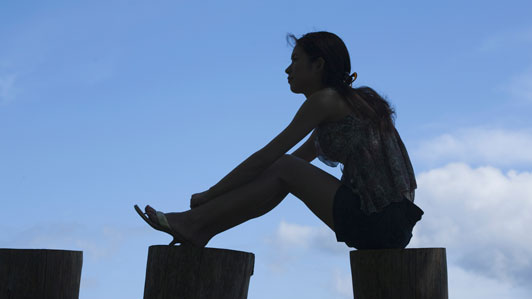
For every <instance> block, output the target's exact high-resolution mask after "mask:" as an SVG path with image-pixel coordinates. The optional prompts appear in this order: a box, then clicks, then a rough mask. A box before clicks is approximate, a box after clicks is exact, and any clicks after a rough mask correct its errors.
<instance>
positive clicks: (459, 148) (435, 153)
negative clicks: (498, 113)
mask: <svg viewBox="0 0 532 299" xmlns="http://www.w3.org/2000/svg"><path fill="white" fill-rule="evenodd" d="M531 148H532V130H520V131H510V130H504V129H483V128H474V129H463V130H460V131H458V132H456V133H453V134H444V135H441V136H438V137H436V138H434V139H431V140H428V141H425V142H423V143H422V144H421V145H420V146H419V147H418V148H417V149H416V150H414V151H413V157H414V158H415V160H421V161H423V162H428V163H442V162H444V161H455V162H466V163H473V164H484V165H487V164H489V165H494V166H514V165H523V164H526V165H532V151H530V149H531Z"/></svg>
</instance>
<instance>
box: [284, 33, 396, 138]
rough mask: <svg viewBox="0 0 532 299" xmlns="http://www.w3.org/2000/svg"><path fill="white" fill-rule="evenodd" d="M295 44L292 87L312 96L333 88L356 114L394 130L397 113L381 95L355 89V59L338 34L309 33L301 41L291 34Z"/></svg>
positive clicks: (290, 72) (296, 91) (295, 90)
mask: <svg viewBox="0 0 532 299" xmlns="http://www.w3.org/2000/svg"><path fill="white" fill-rule="evenodd" d="M287 39H291V40H293V41H295V46H294V51H293V52H292V60H293V61H292V64H290V66H288V68H287V69H286V70H285V72H286V73H287V74H288V78H289V82H290V88H291V90H292V91H293V92H295V93H305V95H306V96H307V97H308V95H309V94H311V93H312V92H314V91H317V90H320V89H322V88H325V87H332V88H334V89H335V90H336V91H337V92H338V93H340V94H341V95H342V96H343V97H344V98H346V99H347V102H348V103H349V104H350V105H351V107H352V108H353V110H354V111H355V113H357V114H359V115H360V116H362V117H365V118H367V119H370V120H372V121H374V122H375V123H377V124H378V125H379V126H380V128H381V129H383V130H386V131H389V130H391V129H392V128H393V116H394V113H395V112H394V110H393V109H392V108H391V107H390V105H389V103H388V102H387V101H386V100H385V99H384V98H382V97H381V96H380V95H379V94H378V93H377V92H375V91H374V90H373V89H371V88H370V87H367V86H362V87H358V88H352V87H351V84H352V82H353V80H354V79H355V78H356V73H353V74H354V75H355V77H354V78H353V77H351V75H350V74H351V59H350V57H349V52H348V51H347V47H346V46H345V44H344V42H343V41H342V39H341V38H340V37H338V36H337V35H336V34H334V33H330V32H326V31H319V32H309V33H307V34H305V35H303V36H302V37H300V38H296V37H295V36H294V35H293V34H288V35H287Z"/></svg>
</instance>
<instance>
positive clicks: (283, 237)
mask: <svg viewBox="0 0 532 299" xmlns="http://www.w3.org/2000/svg"><path fill="white" fill-rule="evenodd" d="M270 243H273V245H274V246H276V247H277V248H280V249H283V250H300V249H309V248H313V249H318V250H320V251H324V252H327V253H330V254H345V253H346V252H347V251H349V250H350V248H349V247H347V246H346V245H345V243H341V242H337V241H336V236H335V234H334V232H333V231H331V230H330V229H329V228H328V227H326V226H325V225H323V226H320V227H313V226H307V225H299V224H293V223H288V222H286V221H284V220H283V221H281V222H280V223H279V226H278V227H277V231H276V232H275V235H274V237H273V238H272V239H271V240H270ZM351 249H352V248H351Z"/></svg>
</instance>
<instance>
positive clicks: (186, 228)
mask: <svg viewBox="0 0 532 299" xmlns="http://www.w3.org/2000/svg"><path fill="white" fill-rule="evenodd" d="M144 210H145V211H146V214H148V218H150V220H151V221H153V222H155V223H159V219H158V218H157V214H156V210H155V209H154V208H152V207H150V206H149V205H147V206H146V208H145V209H144ZM164 215H165V216H166V220H168V224H169V225H170V228H171V229H172V230H173V231H174V232H176V233H179V234H180V235H181V236H183V238H185V240H178V243H181V241H183V242H184V243H190V244H192V245H194V246H197V247H205V246H206V245H207V243H208V242H209V240H208V239H207V238H205V237H201V234H200V233H199V232H197V230H195V228H194V225H193V224H192V223H190V221H187V217H186V216H187V215H186V212H179V213H165V214H164Z"/></svg>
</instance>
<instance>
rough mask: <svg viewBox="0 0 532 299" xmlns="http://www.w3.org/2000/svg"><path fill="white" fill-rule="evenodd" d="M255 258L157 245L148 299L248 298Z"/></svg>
mask: <svg viewBox="0 0 532 299" xmlns="http://www.w3.org/2000/svg"><path fill="white" fill-rule="evenodd" d="M254 263H255V255H254V254H253V253H249V252H242V251H235V250H227V249H216V248H198V247H192V246H183V245H181V246H167V245H153V246H150V247H149V250H148V263H147V267H146V283H145V285H144V299H171V298H172V299H173V298H180V299H181V298H183V299H195V298H201V299H204V298H206V299H208V298H217V299H223V298H227V299H229V298H231V299H244V298H247V294H248V286H249V280H250V277H251V275H253V267H254Z"/></svg>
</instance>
